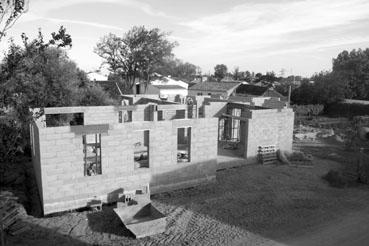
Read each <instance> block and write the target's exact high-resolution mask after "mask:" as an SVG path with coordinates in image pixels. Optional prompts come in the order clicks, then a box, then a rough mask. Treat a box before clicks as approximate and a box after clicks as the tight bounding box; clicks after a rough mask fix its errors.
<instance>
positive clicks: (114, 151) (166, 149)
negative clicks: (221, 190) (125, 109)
mask: <svg viewBox="0 0 369 246" xmlns="http://www.w3.org/2000/svg"><path fill="white" fill-rule="evenodd" d="M109 113H111V112H108V113H107V114H109ZM102 115H103V113H101V115H100V117H103V116H102ZM180 127H191V147H190V148H191V161H190V162H186V163H177V128H180ZM143 130H149V131H150V133H149V143H150V146H149V168H136V169H135V166H134V155H133V152H134V141H135V138H134V134H135V131H143ZM93 132H100V133H101V156H102V161H101V162H102V174H101V175H96V176H84V153H83V142H82V136H83V134H86V133H93ZM34 135H35V137H36V135H38V137H39V142H40V155H39V156H40V158H39V160H38V158H37V157H35V158H34V166H35V172H36V177H40V178H38V181H39V182H40V184H39V188H40V190H41V192H40V194H41V196H42V197H43V200H42V203H43V209H44V214H50V213H54V212H59V211H64V210H68V209H74V208H78V207H84V206H86V204H87V202H88V201H89V200H91V199H92V198H93V197H94V196H96V197H98V198H100V199H102V200H103V201H105V202H112V201H114V197H116V192H117V191H118V190H120V189H122V188H123V189H128V190H130V189H135V188H137V187H141V186H142V185H146V184H148V183H150V186H151V189H152V193H155V192H162V191H167V190H171V189H176V188H182V187H187V186H192V185H195V184H198V183H201V182H205V181H210V180H214V179H215V170H216V164H217V161H216V155H217V147H216V146H217V119H216V118H206V119H183V120H173V121H159V122H154V121H141V122H129V123H124V124H118V123H114V124H109V125H108V128H104V127H95V126H94V125H89V126H64V127H49V128H42V127H40V128H39V129H38V134H37V131H34ZM38 166H39V167H40V168H37V167H38Z"/></svg>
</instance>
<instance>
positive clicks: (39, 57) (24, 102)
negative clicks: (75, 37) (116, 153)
mask: <svg viewBox="0 0 369 246" xmlns="http://www.w3.org/2000/svg"><path fill="white" fill-rule="evenodd" d="M22 40H23V45H22V46H20V45H16V44H15V43H13V42H11V44H10V46H9V49H8V51H7V54H6V55H5V57H4V59H3V60H2V62H1V63H0V114H3V116H2V117H0V120H1V121H0V130H1V131H0V145H1V148H0V161H1V160H2V159H6V158H7V156H8V155H9V153H8V152H9V151H7V149H9V150H14V151H18V149H19V148H23V147H24V146H26V145H27V139H28V123H29V121H30V120H31V118H32V115H31V113H30V110H29V109H30V108H37V107H40V108H42V107H56V106H73V105H105V104H111V103H112V100H110V99H109V97H108V96H107V95H105V94H104V93H105V92H103V91H102V89H101V88H100V87H97V86H95V85H94V84H92V83H91V82H90V81H89V80H88V78H87V76H86V74H85V72H83V71H82V70H80V69H79V68H78V67H77V65H76V64H75V63H74V62H73V61H71V60H70V59H69V58H68V56H67V54H66V52H65V50H64V49H63V48H62V47H64V48H66V47H70V46H71V41H72V39H71V37H70V36H69V35H68V34H67V33H66V30H65V28H63V27H61V28H60V29H59V31H58V32H56V33H53V34H52V39H51V40H50V41H48V42H45V41H44V37H43V35H42V33H41V31H40V32H39V35H38V37H37V38H36V39H33V40H29V38H28V37H27V36H26V35H25V34H22ZM9 136H13V137H12V138H11V139H9ZM12 139H16V141H13V140H12ZM10 153H11V152H10Z"/></svg>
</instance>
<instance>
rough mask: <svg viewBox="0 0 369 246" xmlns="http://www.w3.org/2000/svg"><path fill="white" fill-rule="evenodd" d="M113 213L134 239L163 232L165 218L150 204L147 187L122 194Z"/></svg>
mask: <svg viewBox="0 0 369 246" xmlns="http://www.w3.org/2000/svg"><path fill="white" fill-rule="evenodd" d="M114 212H115V213H116V214H117V215H118V217H119V218H120V219H121V221H122V222H123V224H124V225H125V226H126V228H127V229H128V230H130V231H131V232H132V233H133V234H134V235H135V237H136V238H142V237H146V236H151V235H155V234H158V233H162V232H164V231H165V227H166V217H165V216H164V215H163V214H162V213H160V212H159V211H158V210H157V209H156V208H155V207H154V206H153V205H152V204H151V200H150V191H149V186H146V187H145V188H144V189H139V190H134V191H130V192H127V191H125V192H123V194H122V197H121V198H120V201H118V202H117V208H115V209H114Z"/></svg>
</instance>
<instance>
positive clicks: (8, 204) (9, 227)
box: [0, 194, 29, 236]
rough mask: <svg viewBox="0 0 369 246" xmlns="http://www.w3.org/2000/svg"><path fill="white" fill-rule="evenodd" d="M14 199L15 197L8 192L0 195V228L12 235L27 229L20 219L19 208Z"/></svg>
mask: <svg viewBox="0 0 369 246" xmlns="http://www.w3.org/2000/svg"><path fill="white" fill-rule="evenodd" d="M15 200H16V198H15V197H13V196H9V195H8V194H1V196H0V228H1V229H2V230H3V231H5V232H7V233H9V234H10V235H13V236H14V235H18V234H20V233H22V232H24V231H26V230H28V229H29V227H28V225H27V224H25V223H24V222H23V221H22V219H21V215H20V209H21V208H20V205H19V204H18V203H16V202H15Z"/></svg>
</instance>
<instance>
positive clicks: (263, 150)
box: [258, 145, 277, 164]
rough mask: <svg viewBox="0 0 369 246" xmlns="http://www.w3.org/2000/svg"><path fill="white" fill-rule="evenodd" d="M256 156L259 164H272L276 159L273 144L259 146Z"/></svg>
mask: <svg viewBox="0 0 369 246" xmlns="http://www.w3.org/2000/svg"><path fill="white" fill-rule="evenodd" d="M258 157H259V161H260V163H261V164H274V163H276V161H277V150H276V147H275V145H268V146H259V147H258Z"/></svg>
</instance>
